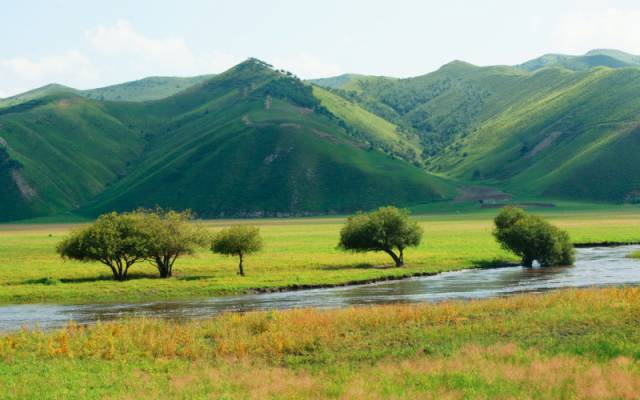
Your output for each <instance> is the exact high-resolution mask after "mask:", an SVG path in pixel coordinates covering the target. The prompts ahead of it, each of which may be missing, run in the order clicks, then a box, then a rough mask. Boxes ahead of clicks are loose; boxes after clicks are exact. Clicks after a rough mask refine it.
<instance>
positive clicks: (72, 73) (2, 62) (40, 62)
mask: <svg viewBox="0 0 640 400" xmlns="http://www.w3.org/2000/svg"><path fill="white" fill-rule="evenodd" d="M98 75H99V74H98V69H97V68H96V66H95V65H94V64H93V63H92V62H91V60H89V59H88V58H87V57H85V56H84V55H83V54H81V53H80V52H78V51H76V50H69V51H67V52H64V53H62V54H59V55H52V56H47V57H43V58H40V59H32V58H27V57H15V58H8V59H0V87H2V93H1V94H0V97H7V96H11V95H14V94H18V93H21V92H22V91H24V90H23V89H22V88H24V87H28V88H35V87H38V86H43V85H46V84H49V83H54V82H58V83H64V84H67V85H77V86H83V85H86V84H91V83H92V82H95V80H96V79H97V77H98Z"/></svg>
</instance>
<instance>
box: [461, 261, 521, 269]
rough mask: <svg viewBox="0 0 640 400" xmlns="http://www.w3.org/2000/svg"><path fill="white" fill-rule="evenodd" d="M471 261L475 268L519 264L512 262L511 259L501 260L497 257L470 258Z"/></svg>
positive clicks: (504, 266)
mask: <svg viewBox="0 0 640 400" xmlns="http://www.w3.org/2000/svg"><path fill="white" fill-rule="evenodd" d="M471 263H472V264H473V265H474V267H475V268H480V269H491V268H506V267H515V266H518V265H519V264H518V263H514V262H513V261H507V260H502V259H499V258H494V259H492V260H472V261H471Z"/></svg>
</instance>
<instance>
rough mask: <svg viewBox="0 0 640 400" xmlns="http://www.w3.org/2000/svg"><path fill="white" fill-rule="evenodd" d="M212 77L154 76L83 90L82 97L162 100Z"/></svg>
mask: <svg viewBox="0 0 640 400" xmlns="http://www.w3.org/2000/svg"><path fill="white" fill-rule="evenodd" d="M212 77H213V75H200V76H194V77H189V78H178V77H168V76H152V77H148V78H144V79H140V80H137V81H131V82H126V83H121V84H119V85H112V86H106V87H102V88H98V89H89V90H83V91H81V92H80V95H81V96H84V97H87V98H89V99H97V100H112V101H149V100H160V99H164V98H167V97H169V96H173V95H174V94H176V93H179V92H181V91H183V90H186V89H188V88H190V87H192V86H194V85H198V84H200V83H203V82H205V81H207V80H209V79H211V78H212Z"/></svg>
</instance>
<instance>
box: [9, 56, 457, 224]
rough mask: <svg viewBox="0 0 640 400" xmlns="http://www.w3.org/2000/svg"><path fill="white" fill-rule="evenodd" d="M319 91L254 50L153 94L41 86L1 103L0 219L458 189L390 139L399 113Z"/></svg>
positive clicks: (254, 206) (235, 207) (279, 206)
mask: <svg viewBox="0 0 640 400" xmlns="http://www.w3.org/2000/svg"><path fill="white" fill-rule="evenodd" d="M318 93H319V92H318V91H317V89H314V88H312V87H311V86H309V85H306V84H304V83H303V82H301V81H300V80H298V79H297V78H295V77H293V76H290V75H288V74H285V73H281V72H278V71H275V70H274V69H272V68H271V67H270V66H268V65H266V64H264V63H262V62H260V61H257V60H249V61H247V62H245V63H242V64H240V65H238V66H236V67H234V68H232V69H231V70H229V71H227V72H226V73H224V74H221V75H219V76H216V77H213V78H209V79H208V80H206V81H204V82H201V83H200V84H196V85H192V86H191V87H190V88H189V89H187V90H184V91H181V92H180V93H179V94H177V95H174V96H171V97H168V98H166V99H162V100H157V101H151V102H111V101H99V100H93V99H87V98H85V97H83V96H82V95H80V94H78V93H77V92H75V91H73V90H70V89H69V90H68V89H67V88H59V87H50V88H48V89H47V90H42V91H40V93H35V94H33V95H32V96H31V97H30V99H29V100H26V99H23V101H22V102H21V103H18V104H15V105H12V106H7V107H4V108H0V145H1V146H0V149H1V150H2V153H1V154H0V182H1V183H3V184H4V185H5V187H7V188H9V190H5V191H3V192H2V193H1V194H0V204H2V208H1V209H2V211H0V220H4V221H6V220H12V219H18V218H28V217H33V216H40V215H48V214H54V213H62V212H68V211H74V212H79V213H82V214H85V215H87V216H94V215H96V214H97V213H101V212H105V211H110V210H128V209H133V208H136V207H140V206H143V207H153V206H156V205H160V206H164V207H173V208H180V209H182V208H191V209H193V210H194V211H196V212H197V213H198V214H199V215H201V216H203V217H221V216H258V215H307V214H320V213H332V212H351V211H355V210H359V209H367V208H371V207H375V206H378V205H382V204H388V203H394V204H399V205H410V204H416V203H422V202H427V201H432V200H440V199H442V198H444V197H450V196H451V195H452V188H451V186H452V185H451V183H450V182H448V181H447V180H445V179H442V178H439V177H436V176H433V175H431V174H428V173H427V172H425V171H424V170H422V169H420V168H417V167H415V166H413V165H411V164H410V163H408V162H406V161H403V160H401V159H399V158H398V157H397V156H393V155H390V154H385V153H384V152H383V151H381V150H382V147H383V146H382V144H384V143H392V144H395V145H397V146H404V145H405V144H406V143H405V141H404V139H403V138H402V137H401V136H399V134H398V132H396V131H395V128H394V126H393V125H392V124H390V123H388V122H386V121H384V120H382V119H380V118H379V117H376V116H374V115H371V114H369V113H367V112H366V111H364V110H362V109H360V108H359V107H358V106H357V105H355V104H350V109H351V110H352V111H353V114H351V113H350V114H349V115H346V116H345V115H342V116H341V115H340V113H339V112H337V111H338V110H336V109H335V108H334V111H335V112H336V113H335V114H334V113H332V112H331V111H329V109H328V108H332V106H331V105H330V104H329V105H328V106H329V107H328V108H327V107H324V106H323V105H322V102H323V101H324V102H326V101H327V99H328V98H331V97H332V95H331V94H328V93H327V94H325V95H321V94H318ZM315 94H318V97H319V98H320V99H319V98H318V97H316V95H315ZM333 100H336V98H333ZM337 100H339V101H340V102H341V104H343V105H344V104H345V103H344V101H343V100H341V99H339V98H337ZM329 103H331V101H329ZM356 117H357V118H356ZM372 121H373V122H372ZM407 143H408V142H407ZM388 153H392V152H388Z"/></svg>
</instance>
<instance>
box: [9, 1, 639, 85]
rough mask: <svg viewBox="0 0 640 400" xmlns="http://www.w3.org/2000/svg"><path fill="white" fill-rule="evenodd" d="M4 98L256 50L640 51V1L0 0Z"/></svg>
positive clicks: (426, 60)
mask: <svg viewBox="0 0 640 400" xmlns="http://www.w3.org/2000/svg"><path fill="white" fill-rule="evenodd" d="M0 6H2V7H1V9H2V13H1V14H0V37H1V38H2V40H1V41H0V97H6V96H9V95H13V94H16V93H19V92H22V91H25V90H28V89H32V88H35V87H38V86H42V85H44V84H47V83H51V82H57V83H62V84H66V85H70V86H73V87H77V88H90V87H98V86H104V85H108V84H114V83H118V82H123V81H127V80H133V79H139V78H142V77H145V76H150V75H180V76H189V75H196V74H203V73H217V72H221V71H223V70H225V69H227V68H228V67H230V66H232V65H234V64H236V63H237V62H240V61H242V60H243V59H245V58H247V57H250V56H253V57H258V58H260V59H263V60H265V61H268V62H270V63H272V64H275V65H276V66H278V67H282V68H286V69H288V70H291V71H293V72H294V73H296V74H298V75H299V76H301V77H303V78H315V77H322V76H331V75H337V74H340V73H345V72H357V73H365V74H375V75H391V76H398V77H407V76H416V75H420V74H424V73H427V72H430V71H433V70H435V69H437V68H438V67H440V66H441V65H442V64H445V63H447V62H449V61H452V60H455V59H461V60H465V61H468V62H471V63H474V64H477V65H492V64H516V63H520V62H523V61H525V60H527V59H530V58H534V57H537V56H539V55H541V54H544V53H551V52H561V53H571V54H579V53H584V52H586V51H587V50H589V49H592V48H602V47H607V48H617V49H620V50H625V51H628V52H632V53H638V54H640V23H638V21H640V3H638V2H637V1H635V2H634V1H623V0H620V1H590V0H582V1H574V0H566V1H562V0H555V1H550V0H549V1H548V0H538V1H517V0H512V1H502V0H484V1H460V0H447V1H429V0H423V1H418V0H416V1H409V0H394V1H375V0H369V1H359V0H352V1H348V0H342V1H334V0H323V1H304V0H299V1H284V0H281V1H276V0H264V1H247V0H235V1H204V0H193V1H192V0H183V1H179V2H178V1H159V0H155V1H145V0H138V1H118V0H110V1H104V2H98V1H89V0H85V1H75V0H67V1H57V0H49V1H44V0H42V1H40V0H37V1H36V0H31V1H29V0H26V1H23V2H17V1H15V0H0Z"/></svg>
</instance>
